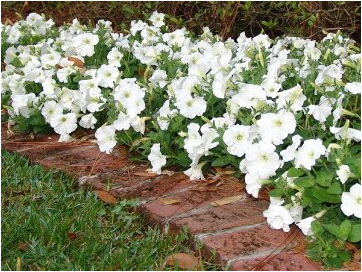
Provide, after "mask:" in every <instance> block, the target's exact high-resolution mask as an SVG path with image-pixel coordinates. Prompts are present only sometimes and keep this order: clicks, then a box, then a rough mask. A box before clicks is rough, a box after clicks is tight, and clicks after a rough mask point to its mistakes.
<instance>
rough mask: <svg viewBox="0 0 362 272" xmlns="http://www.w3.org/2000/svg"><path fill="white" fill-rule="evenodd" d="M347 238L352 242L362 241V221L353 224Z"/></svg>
mask: <svg viewBox="0 0 362 272" xmlns="http://www.w3.org/2000/svg"><path fill="white" fill-rule="evenodd" d="M347 240H348V241H349V242H351V243H357V242H359V241H361V223H359V224H353V225H352V228H351V232H350V233H349V235H348V238H347Z"/></svg>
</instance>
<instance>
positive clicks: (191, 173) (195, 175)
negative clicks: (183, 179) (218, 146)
mask: <svg viewBox="0 0 362 272" xmlns="http://www.w3.org/2000/svg"><path fill="white" fill-rule="evenodd" d="M205 163H206V161H205V162H201V163H199V164H196V165H191V168H189V169H187V170H186V171H184V173H185V175H187V176H188V177H190V180H196V179H205V178H204V175H203V174H202V170H201V169H202V167H203V166H204V165H205Z"/></svg>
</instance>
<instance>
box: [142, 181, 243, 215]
mask: <svg viewBox="0 0 362 272" xmlns="http://www.w3.org/2000/svg"><path fill="white" fill-rule="evenodd" d="M241 194H242V195H245V192H244V191H243V186H242V185H241V183H237V182H234V181H225V182H224V183H223V184H222V185H220V186H218V187H209V186H203V185H201V184H199V185H197V184H196V185H195V186H193V187H190V188H188V189H187V190H180V191H178V192H175V193H173V194H167V196H166V197H165V198H167V199H174V200H178V201H179V203H176V204H172V205H167V204H163V203H162V202H161V201H160V199H156V200H153V201H150V202H147V203H145V204H143V208H144V209H145V212H146V214H147V215H148V216H149V217H150V219H154V220H158V221H164V220H167V219H171V218H173V217H176V216H180V215H181V214H184V213H186V212H190V211H191V210H196V209H204V210H205V211H207V210H208V209H211V208H214V207H212V206H210V202H213V201H215V200H220V199H223V198H225V197H230V196H234V195H241Z"/></svg>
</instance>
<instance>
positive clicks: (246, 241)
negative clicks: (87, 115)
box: [1, 125, 321, 271]
mask: <svg viewBox="0 0 362 272" xmlns="http://www.w3.org/2000/svg"><path fill="white" fill-rule="evenodd" d="M1 131H2V135H1V138H2V141H1V146H2V148H3V149H6V150H9V151H12V152H17V153H19V154H21V155H23V156H25V157H28V158H30V159H31V160H32V161H33V162H34V163H38V164H41V165H43V166H44V167H46V168H53V169H60V170H62V171H64V172H66V173H67V174H69V175H71V176H73V177H74V178H75V179H76V180H78V182H79V184H80V185H85V186H91V187H93V188H94V189H97V190H109V192H110V193H111V194H113V195H114V196H115V197H117V198H137V199H139V200H140V205H139V210H140V212H142V213H144V214H145V215H146V218H147V219H148V222H149V223H150V224H157V225H159V226H161V227H162V228H163V230H164V231H166V232H171V233H177V232H178V231H180V229H181V228H183V227H185V226H186V227H187V228H188V230H189V233H190V235H191V236H192V240H193V241H194V242H195V244H196V243H197V244H200V243H202V245H203V247H202V254H203V256H204V257H205V258H208V257H210V256H211V255H212V254H213V253H214V252H215V251H216V253H217V262H218V263H219V264H221V265H224V266H226V268H227V269H231V270H299V271H300V270H321V266H320V265H319V264H318V263H316V262H311V261H310V260H309V259H307V258H306V257H305V247H304V246H305V245H304V236H303V234H302V233H301V232H300V231H299V230H298V229H297V228H296V227H293V228H292V230H291V232H289V233H284V232H283V231H281V230H272V229H270V228H269V227H268V225H267V223H266V220H265V218H264V217H263V214H262V213H263V211H264V210H265V209H266V208H267V207H268V205H269V204H268V201H267V200H261V199H254V198H252V197H250V196H248V195H247V194H246V192H245V190H244V186H243V183H242V180H237V179H233V178H231V177H228V178H224V179H222V177H221V178H220V179H219V180H218V181H217V182H213V181H212V180H210V179H209V180H206V181H202V182H192V181H190V180H189V179H188V177H187V176H185V175H184V174H183V173H175V174H174V175H172V176H168V175H161V176H152V175H147V174H145V173H147V172H146V169H147V168H148V167H149V165H142V164H135V163H131V162H129V161H128V159H127V149H126V148H125V147H122V146H120V147H117V148H115V149H114V152H113V153H112V154H110V155H106V154H105V153H100V152H99V149H98V147H97V145H96V144H95V143H94V141H92V140H90V139H87V137H84V135H78V138H79V139H78V140H77V141H76V142H73V143H58V136H55V135H36V137H35V139H32V138H30V137H29V135H19V134H14V135H10V136H9V134H8V133H7V129H6V126H5V125H2V128H1ZM230 196H240V200H238V201H236V202H233V203H229V204H226V205H222V206H216V207H215V206H213V205H210V203H211V202H213V201H216V200H220V199H223V198H225V197H230ZM167 200H172V201H178V202H176V203H174V204H164V203H165V201H167Z"/></svg>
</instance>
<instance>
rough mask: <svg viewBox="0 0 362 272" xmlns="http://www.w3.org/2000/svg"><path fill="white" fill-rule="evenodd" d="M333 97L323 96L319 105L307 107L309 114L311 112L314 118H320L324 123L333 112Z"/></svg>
mask: <svg viewBox="0 0 362 272" xmlns="http://www.w3.org/2000/svg"><path fill="white" fill-rule="evenodd" d="M331 100H332V99H331V98H327V97H324V96H322V97H321V99H320V101H319V105H309V106H308V107H307V109H308V110H309V112H308V113H309V114H311V115H312V116H313V117H314V119H316V120H318V121H319V122H321V123H324V122H325V121H326V120H327V118H328V116H330V115H331V113H332V109H333V108H332V103H331Z"/></svg>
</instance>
